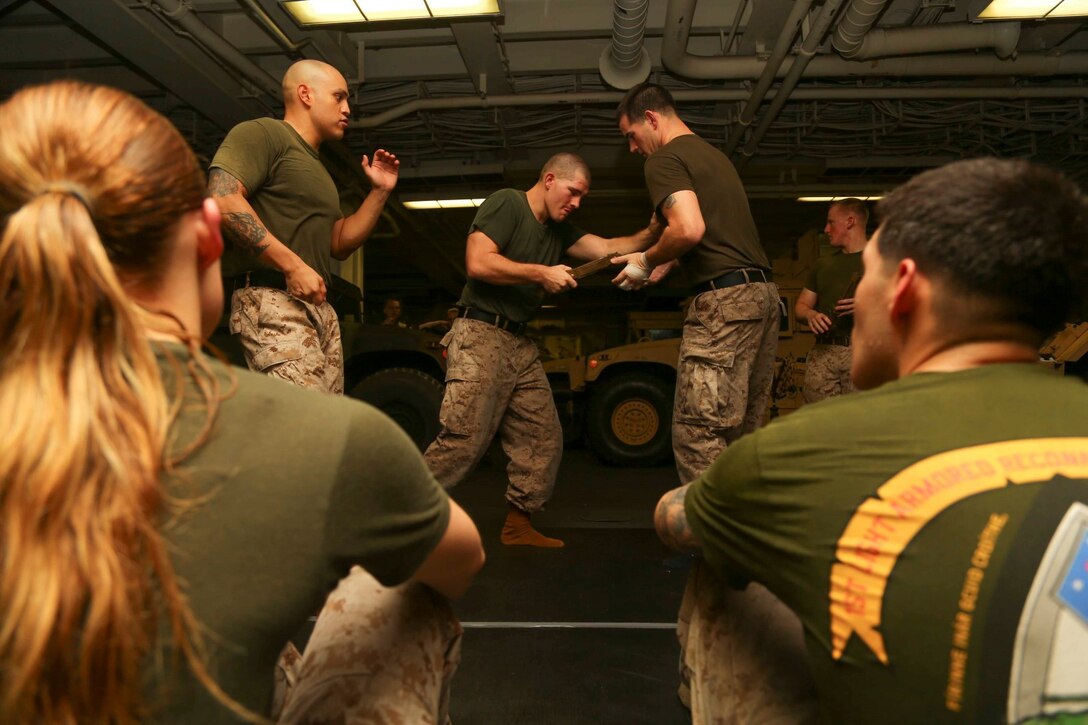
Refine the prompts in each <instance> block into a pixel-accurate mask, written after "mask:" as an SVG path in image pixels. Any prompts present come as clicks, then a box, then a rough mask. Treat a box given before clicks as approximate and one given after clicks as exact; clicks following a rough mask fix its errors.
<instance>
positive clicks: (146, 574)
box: [0, 82, 252, 723]
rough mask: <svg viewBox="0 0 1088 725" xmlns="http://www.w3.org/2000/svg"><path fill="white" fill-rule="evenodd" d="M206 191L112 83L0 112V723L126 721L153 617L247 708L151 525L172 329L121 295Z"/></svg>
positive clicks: (154, 273) (149, 272)
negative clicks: (156, 342) (159, 351)
mask: <svg viewBox="0 0 1088 725" xmlns="http://www.w3.org/2000/svg"><path fill="white" fill-rule="evenodd" d="M203 195H204V175H203V172H202V171H201V169H200V166H199V165H198V163H197V161H196V159H195V157H194V156H193V153H192V151H191V150H190V149H189V148H188V146H187V145H186V143H185V141H184V139H182V138H181V136H180V134H178V132H177V130H175V129H174V127H173V126H172V125H171V124H170V123H169V122H168V121H167V120H166V119H165V118H163V117H162V116H160V115H159V114H157V113H155V112H154V111H152V110H151V109H150V108H148V107H147V106H145V105H144V104H142V103H141V102H139V101H137V100H136V99H135V98H133V97H132V96H129V95H127V94H125V93H122V92H121V91H117V90H114V89H111V88H105V87H99V86H90V85H84V84H79V83H73V82H58V83H52V84H49V85H45V86H37V87H33V88H28V89H24V90H22V91H20V92H18V93H16V94H15V95H14V96H13V97H12V98H11V99H10V100H8V101H7V102H6V103H4V104H3V105H2V106H0V220H2V221H0V224H2V225H3V226H2V236H0V420H2V421H3V424H2V425H0V450H2V451H3V455H0V671H2V672H3V676H2V677H0V720H4V721H7V722H57V723H75V722H117V723H127V722H135V721H138V720H139V719H140V718H141V717H143V716H145V715H146V714H147V711H146V708H145V706H144V703H143V697H142V689H143V686H144V677H143V672H144V667H146V666H147V664H148V662H147V659H148V657H149V656H150V654H151V653H152V651H153V648H154V647H155V645H156V640H157V633H158V631H159V628H160V625H161V624H162V623H163V622H165V627H163V631H168V632H169V633H170V637H171V644H172V646H173V648H174V652H175V654H176V656H177V653H180V655H182V656H184V658H185V660H186V661H187V662H188V663H189V666H190V667H191V669H192V670H193V672H194V674H195V675H196V677H197V679H198V680H200V681H201V682H202V683H203V684H204V686H205V687H207V688H208V689H209V690H210V691H211V692H212V693H213V694H214V695H215V696H216V697H218V698H219V699H220V700H221V701H223V702H224V703H226V704H227V705H228V706H229V707H231V708H232V709H234V710H235V712H238V713H239V714H242V715H243V716H247V715H246V713H245V711H244V709H242V708H241V707H240V706H238V705H236V704H234V703H233V701H231V700H230V699H229V698H228V697H227V696H226V695H225V694H224V693H222V691H221V690H220V689H219V687H218V685H216V683H215V682H214V680H212V678H211V677H210V675H208V673H207V671H206V669H205V667H204V665H203V658H202V655H201V647H200V639H199V636H198V633H197V623H196V622H195V620H194V617H193V614H192V612H191V610H190V609H189V607H188V605H187V603H186V601H185V599H184V597H183V595H182V591H181V586H180V583H179V581H178V578H177V576H176V575H175V572H174V568H173V565H172V562H171V560H170V557H169V552H168V547H167V544H166V542H165V540H164V539H163V537H162V535H161V533H160V527H161V525H162V520H163V517H164V512H165V510H166V508H167V504H168V503H169V500H168V496H167V494H166V492H165V491H164V489H163V487H162V484H161V481H160V478H161V476H162V475H163V473H164V471H167V470H169V469H170V466H171V465H172V464H171V462H170V461H169V460H167V453H166V451H167V448H168V435H169V430H170V424H171V421H172V419H173V417H174V415H175V414H176V410H177V408H176V405H175V404H174V403H172V400H177V399H178V398H177V397H176V395H175V397H173V398H171V397H169V396H168V395H167V393H166V391H165V389H164V386H163V383H162V377H161V374H160V370H159V367H158V364H157V362H156V359H155V355H154V353H153V351H152V349H151V347H150V345H149V343H148V342H147V339H146V333H145V328H148V327H159V328H163V329H166V328H173V329H172V331H173V333H174V334H179V331H178V328H179V327H180V325H178V324H177V322H176V321H174V320H166V319H164V318H163V316H161V315H155V314H154V313H151V312H147V311H144V310H141V309H140V308H139V307H137V306H136V305H135V304H134V303H133V302H132V301H131V300H130V298H129V297H128V295H127V294H126V291H125V290H126V287H129V286H132V285H148V284H153V283H154V282H155V281H156V279H157V278H158V277H159V275H161V273H162V271H163V266H164V265H165V263H166V261H165V260H166V258H167V252H168V248H169V245H170V244H171V242H172V239H173V237H172V235H173V233H174V230H175V229H176V225H177V223H178V220H179V219H180V218H181V217H182V215H184V214H186V213H188V212H191V211H193V210H196V209H198V208H199V207H200V205H201V203H202V198H203ZM188 344H189V346H190V348H191V349H193V350H194V351H195V348H196V347H197V346H198V344H199V343H198V341H194V340H189V341H188ZM190 369H192V364H191V363H190ZM204 370H205V372H206V373H208V374H207V375H204V376H203V380H202V382H198V387H200V389H201V390H202V392H203V394H204V397H205V400H206V401H207V403H208V406H207V410H208V426H210V423H211V420H212V419H213V418H214V415H215V410H216V407H215V406H216V402H217V400H218V398H217V390H216V387H215V385H214V383H211V382H209V381H210V379H211V378H213V377H214V376H212V375H211V374H210V371H208V370H207V368H204ZM177 392H178V391H175V394H176V393H177ZM207 430H208V427H207V426H206V427H205V433H204V434H202V436H201V437H200V439H201V440H203V437H204V436H206V433H207ZM197 445H199V442H198V443H197ZM247 717H250V718H251V717H252V716H247Z"/></svg>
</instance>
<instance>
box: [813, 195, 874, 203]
mask: <svg viewBox="0 0 1088 725" xmlns="http://www.w3.org/2000/svg"><path fill="white" fill-rule="evenodd" d="M883 198H884V197H883V195H881V196H852V195H850V194H845V195H843V196H799V197H797V201H822V202H832V201H842V200H843V199H859V200H860V201H876V200H877V199H883Z"/></svg>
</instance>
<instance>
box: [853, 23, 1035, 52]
mask: <svg viewBox="0 0 1088 725" xmlns="http://www.w3.org/2000/svg"><path fill="white" fill-rule="evenodd" d="M1019 41H1020V23H1018V22H1008V23H947V24H945V25H926V26H922V27H913V28H888V29H884V28H877V29H875V30H870V31H869V32H868V33H867V34H866V35H865V37H864V38H863V39H862V41H861V44H860V45H858V47H857V49H856V50H854V51H853V54H852V55H846V54H843V57H844V58H849V59H852V60H869V59H872V58H891V57H894V56H904V55H923V54H925V53H946V52H950V51H956V50H980V49H982V48H992V49H993V51H994V54H995V55H996V56H997V57H998V58H1002V59H1004V58H1011V57H1012V56H1013V54H1014V53H1016V44H1017V43H1018V42H1019ZM836 50H837V48H836Z"/></svg>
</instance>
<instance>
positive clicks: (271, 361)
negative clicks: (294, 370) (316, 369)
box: [243, 293, 302, 372]
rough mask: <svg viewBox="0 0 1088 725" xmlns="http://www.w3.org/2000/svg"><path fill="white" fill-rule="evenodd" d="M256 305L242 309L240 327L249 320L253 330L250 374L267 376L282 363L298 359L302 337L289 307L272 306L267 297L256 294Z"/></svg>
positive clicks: (292, 311)
mask: <svg viewBox="0 0 1088 725" xmlns="http://www.w3.org/2000/svg"><path fill="white" fill-rule="evenodd" d="M255 298H256V304H255V305H254V306H253V307H252V308H250V307H248V306H247V307H246V308H244V312H245V317H246V318H247V319H246V320H245V322H244V323H243V324H247V323H248V322H249V321H250V318H252V324H253V326H254V328H255V329H256V332H257V335H256V338H257V339H256V342H257V345H256V349H255V350H254V351H253V355H252V360H251V363H252V367H253V369H254V370H260V371H261V372H267V371H269V370H271V369H272V368H274V367H277V366H279V365H283V364H284V363H289V362H293V361H295V360H298V359H300V358H301V357H302V336H301V334H300V333H299V332H298V329H299V325H300V324H301V320H299V319H298V317H299V312H298V311H297V310H295V309H293V308H292V307H285V306H283V305H281V304H276V299H275V297H273V296H272V295H270V294H267V293H258V294H257V295H256V296H255Z"/></svg>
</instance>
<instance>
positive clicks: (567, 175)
mask: <svg viewBox="0 0 1088 725" xmlns="http://www.w3.org/2000/svg"><path fill="white" fill-rule="evenodd" d="M548 172H551V173H553V174H555V177H556V178H557V179H573V178H575V177H577V176H582V177H583V178H584V179H585V180H586V183H587V184H588V183H590V181H592V179H591V177H590V174H589V164H587V163H586V161H585V159H583V158H582V157H581V156H579V155H578V154H575V153H571V152H570V151H560V152H559V153H557V154H556V155H555V156H552V157H551V158H550V159H548V160H547V161H545V162H544V167H543V168H542V169H541V170H540V178H541V179H543V178H544V174H547V173H548Z"/></svg>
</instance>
